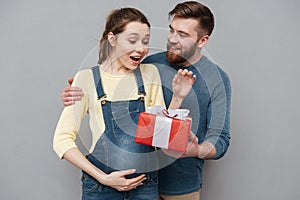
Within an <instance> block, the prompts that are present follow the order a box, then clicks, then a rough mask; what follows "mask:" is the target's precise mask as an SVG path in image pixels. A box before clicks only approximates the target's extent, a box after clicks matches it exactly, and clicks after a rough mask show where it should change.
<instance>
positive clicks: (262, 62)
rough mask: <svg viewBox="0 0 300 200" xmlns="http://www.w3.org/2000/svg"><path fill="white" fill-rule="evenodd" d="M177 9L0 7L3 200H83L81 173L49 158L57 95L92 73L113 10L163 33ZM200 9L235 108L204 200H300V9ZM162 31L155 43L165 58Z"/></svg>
mask: <svg viewBox="0 0 300 200" xmlns="http://www.w3.org/2000/svg"><path fill="white" fill-rule="evenodd" d="M177 2H179V1H177V0H172V1H159V0H152V1H138V0H131V1H129V0H127V1H121V0H118V1H100V0H98V1H96V0H89V1H78V0H72V1H71V0H64V1H58V0H52V1H42V0H27V1H21V0H20V1H17V0H1V2H0V36H1V37H0V92H1V98H0V101H1V104H0V105H1V115H0V117H1V120H0V123H1V125H0V127H1V139H0V152H1V161H0V199H8V200H19V199H22V200H23V199H26V200H27V199H28V200H31V199H33V200H37V199H43V200H47V199H49V200H50V199H51V200H52V199H59V200H60V199H61V200H75V199H80V180H79V178H80V172H79V170H78V169H76V168H75V167H73V166H72V165H70V164H69V163H67V162H66V161H60V160H59V159H58V157H57V156H56V155H55V154H54V152H53V150H52V138H53V132H54V129H55V126H56V123H57V120H58V117H59V115H60V113H61V111H62V108H63V106H62V103H61V100H60V92H61V89H62V87H64V86H65V85H66V84H67V81H66V80H67V78H68V77H70V76H74V74H75V73H76V72H77V71H78V69H79V68H82V67H89V66H90V64H87V63H92V64H94V63H96V60H97V58H96V56H92V57H91V56H90V57H89V58H88V59H86V60H85V58H86V56H87V55H88V54H89V52H90V51H91V50H92V49H93V48H94V47H95V46H96V45H97V41H98V39H99V36H100V34H101V32H102V28H103V24H104V20H105V16H106V15H107V14H108V12H109V11H110V10H112V9H114V8H118V7H123V6H134V7H137V8H139V9H141V10H142V11H143V12H144V13H145V14H146V15H147V16H148V17H149V19H150V21H151V24H152V26H154V27H159V28H167V25H168V20H167V11H169V10H170V9H171V8H173V7H174V5H175V4H176V3H177ZM203 2H204V3H206V4H207V5H208V6H209V7H210V8H211V9H212V10H213V12H214V14H215V16H216V22H217V23H216V29H215V32H214V33H213V35H212V37H211V40H210V42H209V44H208V45H207V47H206V50H207V51H208V52H209V54H210V56H211V57H212V58H213V59H214V60H215V61H216V62H217V63H219V64H220V65H221V66H222V67H223V69H224V70H225V71H226V72H228V74H229V75H230V77H231V80H232V87H233V99H232V143H231V146H230V149H229V152H228V154H227V155H226V156H225V157H224V158H222V159H221V160H219V161H208V162H207V163H206V166H205V169H204V170H205V172H204V181H205V183H204V188H203V192H202V197H203V198H202V200H218V199H222V200H252V199H261V200H262V199H264V200H265V199H272V200H282V199H289V200H296V199H300V190H299V188H300V174H299V168H300V160H299V155H298V152H299V147H298V146H297V145H298V142H299V141H300V134H299V119H300V117H299V114H300V112H299V111H300V109H299V106H300V105H299V104H300V94H299V89H298V86H297V85H299V84H300V83H299V82H300V81H299V78H298V76H299V74H300V69H299V56H298V54H299V52H300V44H299V31H300V23H299V19H300V12H299V9H300V3H299V1H297V0H287V1H282V0H280V1H279V0H252V1H249V0H240V1H234V0H227V1H209V0H206V1H203ZM159 28H156V29H154V30H155V31H154V32H155V33H154V34H153V38H152V41H151V42H152V44H153V45H154V46H156V47H157V48H163V47H164V45H165V32H164V31H163V30H161V29H159ZM160 31H161V34H160ZM163 32H164V33H163ZM160 35H163V36H161V37H159V36H160ZM160 45H161V46H160ZM83 128H84V129H88V128H87V126H86V123H85V124H84V126H83ZM81 146H84V145H81Z"/></svg>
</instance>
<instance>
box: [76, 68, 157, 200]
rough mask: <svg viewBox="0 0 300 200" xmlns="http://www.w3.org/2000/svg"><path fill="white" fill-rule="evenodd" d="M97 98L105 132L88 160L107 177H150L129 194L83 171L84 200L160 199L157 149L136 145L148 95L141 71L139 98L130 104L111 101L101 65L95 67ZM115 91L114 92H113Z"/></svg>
mask: <svg viewBox="0 0 300 200" xmlns="http://www.w3.org/2000/svg"><path fill="white" fill-rule="evenodd" d="M92 70H93V75H94V81H95V86H96V90H97V96H98V100H99V103H100V104H101V107H102V112H103V117H104V123H105V131H104V133H103V134H102V136H101V137H100V138H99V140H98V141H97V143H96V146H95V149H94V151H93V152H92V153H91V154H89V155H88V156H87V158H88V160H89V161H90V162H91V163H93V164H94V165H95V166H96V167H98V168H99V169H101V170H102V171H103V172H105V173H106V174H109V173H111V172H114V171H118V170H127V169H136V173H135V174H132V175H129V176H126V178H133V177H136V176H138V175H140V174H145V175H146V178H147V179H146V180H145V181H144V182H143V185H142V186H138V187H137V188H136V189H134V190H130V191H128V192H119V191H117V190H115V189H113V188H111V187H109V186H105V185H102V184H100V183H99V182H97V181H96V180H95V179H94V178H93V177H91V176H90V175H88V174H87V173H85V172H83V176H82V190H83V193H82V199H83V200H94V199H114V200H118V199H120V200H121V199H122V200H123V199H134V200H139V199H140V200H144V199H145V200H146V199H147V200H153V199H158V191H157V184H158V180H157V169H158V160H157V156H156V151H155V149H154V148H153V147H150V146H146V145H142V144H137V143H135V142H134V136H135V131H136V126H137V125H136V124H137V120H138V116H139V113H140V112H143V111H145V105H144V96H145V95H146V93H145V89H144V85H143V79H142V76H141V72H140V68H139V67H138V68H137V69H136V70H134V75H135V79H136V82H137V87H138V95H139V98H138V99H136V100H128V101H108V100H105V98H106V94H105V92H104V90H103V86H102V81H101V76H100V71H99V66H95V67H93V68H92ZM112 92H113V91H112Z"/></svg>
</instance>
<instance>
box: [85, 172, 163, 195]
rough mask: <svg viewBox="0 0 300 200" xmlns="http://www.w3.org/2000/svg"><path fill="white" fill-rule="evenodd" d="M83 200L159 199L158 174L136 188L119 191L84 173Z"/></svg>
mask: <svg viewBox="0 0 300 200" xmlns="http://www.w3.org/2000/svg"><path fill="white" fill-rule="evenodd" d="M81 181H82V200H100V199H101V200H154V199H158V188H157V185H158V178H157V176H151V177H147V180H145V181H144V182H143V185H141V186H138V187H137V188H136V189H133V190H130V191H126V192H119V191H117V190H116V189H114V188H112V187H109V186H106V185H103V184H101V183H99V182H98V181H97V180H96V179H94V178H93V177H92V176H90V175H89V174H87V173H86V172H83V174H82V178H81Z"/></svg>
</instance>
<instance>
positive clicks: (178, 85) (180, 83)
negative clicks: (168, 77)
mask: <svg viewBox="0 0 300 200" xmlns="http://www.w3.org/2000/svg"><path fill="white" fill-rule="evenodd" d="M195 80H196V75H193V72H191V71H188V70H187V69H184V70H182V69H179V70H178V72H177V74H176V75H175V76H174V78H173V80H172V91H173V97H172V100H171V103H170V105H169V109H177V108H180V106H181V104H182V101H183V100H184V98H185V97H186V96H187V95H188V94H189V92H190V91H191V89H192V87H193V84H194V82H195Z"/></svg>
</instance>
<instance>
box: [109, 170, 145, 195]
mask: <svg viewBox="0 0 300 200" xmlns="http://www.w3.org/2000/svg"><path fill="white" fill-rule="evenodd" d="M134 172H135V170H134V169H129V170H122V171H115V172H112V173H110V174H108V175H107V177H106V178H105V180H104V181H103V184H104V185H108V186H110V187H112V188H114V189H116V190H118V191H129V190H132V189H135V188H136V187H138V186H140V185H143V183H142V182H143V181H144V180H146V177H145V175H144V174H142V175H140V176H138V177H135V178H130V179H127V178H126V177H125V176H126V175H130V174H133V173H134Z"/></svg>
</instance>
